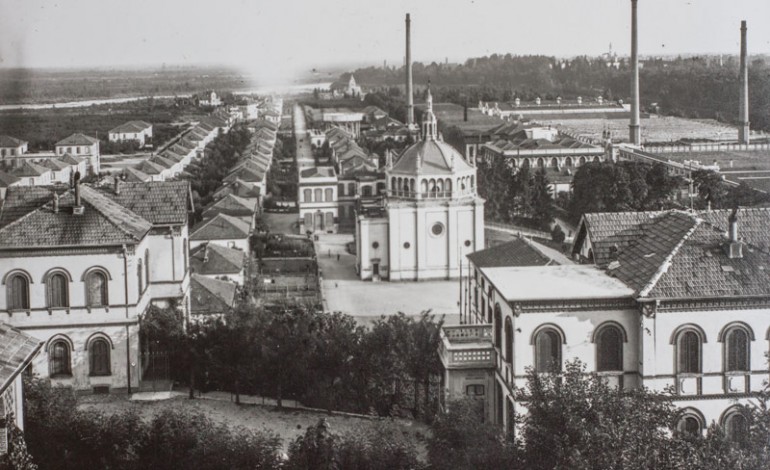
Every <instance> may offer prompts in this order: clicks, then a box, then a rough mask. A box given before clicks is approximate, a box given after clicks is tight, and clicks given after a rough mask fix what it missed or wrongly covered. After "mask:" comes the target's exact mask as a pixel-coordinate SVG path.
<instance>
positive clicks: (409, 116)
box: [406, 13, 414, 128]
mask: <svg viewBox="0 0 770 470" xmlns="http://www.w3.org/2000/svg"><path fill="white" fill-rule="evenodd" d="M411 30H412V20H411V19H410V18H409V13H407V14H406V125H407V127H409V128H411V127H412V126H413V125H414V97H413V96H412V95H413V93H412V37H411Z"/></svg>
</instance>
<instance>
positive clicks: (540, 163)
mask: <svg viewBox="0 0 770 470" xmlns="http://www.w3.org/2000/svg"><path fill="white" fill-rule="evenodd" d="M537 167H538V168H545V160H543V157H538V159H537Z"/></svg>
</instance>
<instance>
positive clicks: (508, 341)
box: [504, 317, 513, 364]
mask: <svg viewBox="0 0 770 470" xmlns="http://www.w3.org/2000/svg"><path fill="white" fill-rule="evenodd" d="M504 358H505V361H506V362H507V363H508V364H511V363H513V324H512V323H511V318H510V317H505V356H504Z"/></svg>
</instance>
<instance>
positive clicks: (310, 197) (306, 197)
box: [302, 189, 313, 202]
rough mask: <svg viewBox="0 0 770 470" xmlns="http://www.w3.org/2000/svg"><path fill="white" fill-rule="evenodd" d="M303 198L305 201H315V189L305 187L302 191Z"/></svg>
mask: <svg viewBox="0 0 770 470" xmlns="http://www.w3.org/2000/svg"><path fill="white" fill-rule="evenodd" d="M302 200H303V201H305V202H313V191H311V190H309V189H305V190H303V191H302Z"/></svg>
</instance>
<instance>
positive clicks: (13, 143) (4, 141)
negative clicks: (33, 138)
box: [0, 135, 27, 147]
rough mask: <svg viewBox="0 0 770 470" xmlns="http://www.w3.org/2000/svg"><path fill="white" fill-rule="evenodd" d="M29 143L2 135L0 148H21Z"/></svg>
mask: <svg viewBox="0 0 770 470" xmlns="http://www.w3.org/2000/svg"><path fill="white" fill-rule="evenodd" d="M26 143H27V141H25V140H21V139H17V138H16V137H11V136H9V135H0V147H20V146H22V145H24V144H26Z"/></svg>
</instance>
